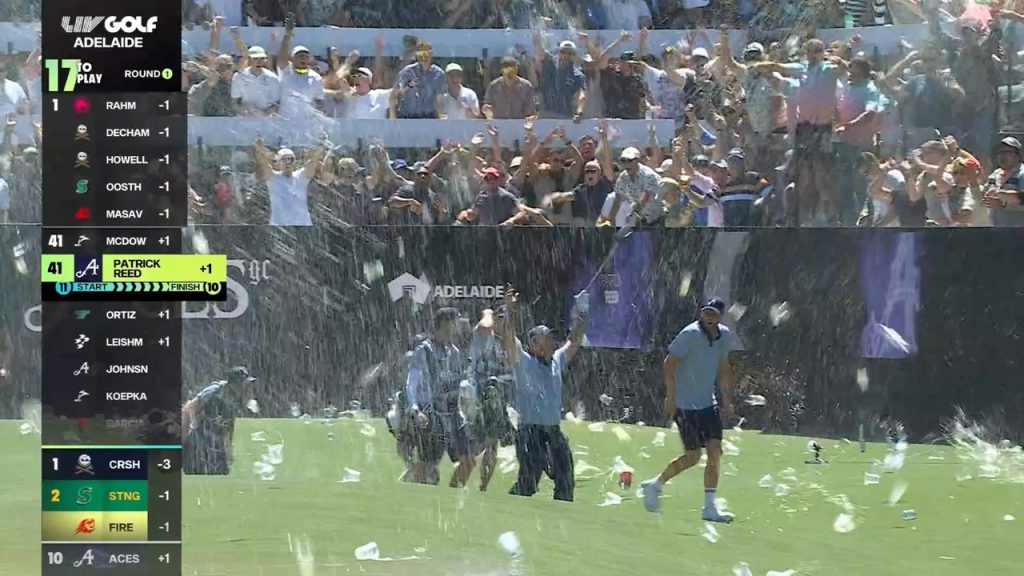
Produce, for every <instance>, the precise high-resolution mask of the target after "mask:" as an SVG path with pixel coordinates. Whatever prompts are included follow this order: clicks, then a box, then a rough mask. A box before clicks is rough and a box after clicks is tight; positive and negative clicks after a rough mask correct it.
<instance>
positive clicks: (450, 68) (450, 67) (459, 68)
mask: <svg viewBox="0 0 1024 576" xmlns="http://www.w3.org/2000/svg"><path fill="white" fill-rule="evenodd" d="M449 72H462V66H459V65H458V64H456V63H455V62H452V63H451V64H449V65H447V66H445V67H444V73H445V74H447V73H449Z"/></svg>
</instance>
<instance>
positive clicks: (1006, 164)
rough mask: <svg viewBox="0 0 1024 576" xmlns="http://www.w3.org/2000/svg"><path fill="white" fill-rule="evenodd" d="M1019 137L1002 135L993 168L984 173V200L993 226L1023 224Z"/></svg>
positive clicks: (1023, 169) (1023, 186) (1023, 165)
mask: <svg viewBox="0 0 1024 576" xmlns="http://www.w3.org/2000/svg"><path fill="white" fill-rule="evenodd" d="M1022 160H1024V158H1022V152H1021V144H1020V141H1019V140H1017V139H1016V138H1012V137H1010V138H1003V139H1002V141H1000V142H999V147H998V148H997V149H996V161H997V162H999V168H996V169H995V171H994V172H992V175H991V176H989V177H988V185H987V186H986V188H985V195H984V202H985V206H988V210H989V219H990V222H991V224H992V225H993V226H998V227H1007V228H1024V163H1022Z"/></svg>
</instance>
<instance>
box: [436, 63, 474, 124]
mask: <svg viewBox="0 0 1024 576" xmlns="http://www.w3.org/2000/svg"><path fill="white" fill-rule="evenodd" d="M444 81H445V88H447V90H446V91H445V93H444V95H443V96H442V97H441V102H440V109H439V110H438V113H439V114H440V116H441V118H450V119H452V120H473V119H476V118H479V117H480V101H479V100H478V99H477V97H476V92H474V91H473V90H472V89H471V88H466V87H465V86H463V85H462V66H459V65H458V64H456V63H455V62H452V63H451V64H449V65H448V66H447V67H446V68H445V69H444Z"/></svg>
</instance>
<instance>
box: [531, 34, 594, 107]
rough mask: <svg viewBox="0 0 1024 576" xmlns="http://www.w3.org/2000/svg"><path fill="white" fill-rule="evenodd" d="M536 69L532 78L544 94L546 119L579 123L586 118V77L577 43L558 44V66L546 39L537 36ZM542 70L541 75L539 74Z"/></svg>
mask: <svg viewBox="0 0 1024 576" xmlns="http://www.w3.org/2000/svg"><path fill="white" fill-rule="evenodd" d="M533 45H534V60H535V62H534V68H533V69H531V75H532V76H534V78H533V79H534V83H535V84H536V85H537V86H539V89H540V92H541V96H542V99H541V102H542V110H541V116H542V117H543V118H558V119H569V118H571V119H572V121H573V122H576V123H578V122H579V121H580V120H581V119H582V118H583V107H584V106H585V105H586V101H587V91H586V78H585V77H584V75H583V71H582V70H580V68H579V66H578V65H577V63H576V44H574V43H573V42H572V41H571V40H563V41H562V42H561V43H560V44H559V45H558V63H557V64H555V61H554V58H553V57H552V55H551V54H549V53H548V52H547V51H546V50H545V49H544V37H543V36H542V35H541V34H540V33H539V32H538V33H536V34H534V37H533ZM538 70H539V72H538Z"/></svg>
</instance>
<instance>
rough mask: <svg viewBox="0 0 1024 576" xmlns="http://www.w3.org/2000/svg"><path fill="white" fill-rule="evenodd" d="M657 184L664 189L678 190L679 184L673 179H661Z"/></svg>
mask: <svg viewBox="0 0 1024 576" xmlns="http://www.w3.org/2000/svg"><path fill="white" fill-rule="evenodd" d="M658 184H659V185H661V186H663V187H666V188H675V189H679V182H678V181H676V180H675V179H674V178H662V179H660V180H658Z"/></svg>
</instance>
